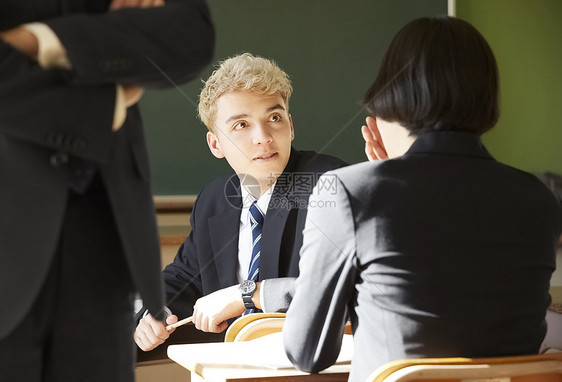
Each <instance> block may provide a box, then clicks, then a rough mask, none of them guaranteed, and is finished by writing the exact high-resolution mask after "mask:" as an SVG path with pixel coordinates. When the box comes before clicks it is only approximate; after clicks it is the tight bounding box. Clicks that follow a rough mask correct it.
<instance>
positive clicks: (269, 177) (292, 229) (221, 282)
mask: <svg viewBox="0 0 562 382" xmlns="http://www.w3.org/2000/svg"><path fill="white" fill-rule="evenodd" d="M291 93H292V87H291V82H290V80H289V78H288V76H287V74H286V73H285V72H283V71H282V70H281V69H280V68H279V67H278V66H277V65H276V64H275V63H274V62H272V61H270V60H267V59H264V58H261V57H254V56H252V55H251V54H248V53H244V54H242V55H239V56H236V57H233V58H230V59H227V60H225V61H223V62H222V63H221V64H220V66H219V68H218V69H217V70H216V71H215V72H214V73H213V74H212V75H211V76H210V78H209V79H208V80H207V82H206V83H205V86H204V88H203V90H202V91H201V95H200V101H199V115H200V118H201V120H202V121H203V122H204V123H205V125H206V126H207V128H208V129H209V131H208V132H207V144H208V145H209V149H210V150H211V152H212V153H213V155H214V156H215V157H217V158H226V160H227V161H228V163H229V164H230V166H231V167H232V169H233V170H234V172H235V174H230V175H226V176H223V177H219V178H217V179H215V180H214V181H212V182H210V183H209V184H208V185H207V186H206V187H205V188H204V189H203V191H202V192H201V193H200V194H199V196H198V198H197V201H196V202H195V206H194V208H193V212H192V215H191V227H192V230H191V233H190V235H189V237H188V238H187V239H186V241H185V242H184V244H183V245H182V246H181V248H180V249H179V251H178V253H177V255H176V258H175V259H174V261H173V262H172V263H171V264H170V265H168V266H167V267H166V269H165V270H164V271H163V275H164V282H165V289H166V294H167V299H168V306H169V308H170V309H171V311H172V313H173V315H171V316H169V317H168V319H167V323H168V324H171V323H174V322H176V321H177V319H178V316H179V317H181V318H183V317H187V316H190V315H192V314H193V316H194V322H195V325H196V327H197V328H198V329H201V330H203V331H208V332H215V333H220V332H222V331H224V329H226V327H227V326H228V323H227V320H229V319H231V318H233V317H236V316H239V315H241V314H242V313H243V312H244V311H245V310H246V308H248V307H251V305H253V307H254V308H255V309H263V310H266V311H279V310H284V309H286V307H287V305H288V300H290V296H291V295H292V286H293V282H292V281H293V280H292V278H294V277H296V276H298V261H299V250H300V247H301V244H302V230H303V227H304V221H305V217H306V212H307V207H308V197H309V196H310V194H311V193H312V189H313V187H314V186H315V184H316V180H317V179H318V177H319V176H320V175H321V174H322V173H324V172H326V171H328V170H331V169H335V168H338V167H342V166H344V165H345V163H344V162H342V161H341V160H339V159H337V158H334V157H330V156H327V155H322V154H317V153H315V152H311V151H307V152H303V151H297V150H294V149H292V148H291V142H292V141H293V138H294V128H293V121H292V117H291V115H290V114H289V99H290V97H291ZM253 203H256V205H257V208H258V209H259V210H260V211H261V213H262V214H263V216H264V217H263V227H262V234H261V240H260V242H261V251H260V255H259V272H258V273H257V277H256V278H255V279H251V276H250V275H249V270H250V266H251V264H250V263H251V260H252V259H253V246H252V245H253V238H252V229H251V224H250V221H251V220H250V217H249V209H250V206H251V205H252V204H253ZM284 278H286V279H284ZM240 283H244V285H251V286H252V287H251V288H249V289H250V292H249V294H248V292H245V293H246V295H245V298H246V304H245V303H244V302H243V299H242V294H241V291H240V289H239V284H240ZM249 299H251V302H249ZM245 305H246V306H245ZM248 305H250V306H248ZM170 333H171V331H170V332H168V331H166V330H165V328H164V325H163V324H162V323H160V322H159V321H157V320H155V319H153V318H152V317H151V316H150V315H147V316H145V317H144V318H143V319H142V320H141V321H140V323H139V325H138V327H137V329H136V332H135V341H136V342H137V344H138V345H139V347H140V348H141V349H142V350H145V351H147V350H151V349H153V348H155V347H156V346H158V345H159V344H161V343H163V342H164V341H165V340H166V339H167V338H168V337H169V335H170Z"/></svg>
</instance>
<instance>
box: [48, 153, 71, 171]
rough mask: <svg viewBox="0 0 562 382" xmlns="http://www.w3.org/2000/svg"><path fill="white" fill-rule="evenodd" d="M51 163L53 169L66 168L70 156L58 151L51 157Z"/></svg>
mask: <svg viewBox="0 0 562 382" xmlns="http://www.w3.org/2000/svg"><path fill="white" fill-rule="evenodd" d="M49 162H50V163H51V166H53V167H60V166H64V165H65V164H67V163H68V154H67V153H65V152H62V151H57V152H56V153H54V154H52V155H51V158H50V160H49Z"/></svg>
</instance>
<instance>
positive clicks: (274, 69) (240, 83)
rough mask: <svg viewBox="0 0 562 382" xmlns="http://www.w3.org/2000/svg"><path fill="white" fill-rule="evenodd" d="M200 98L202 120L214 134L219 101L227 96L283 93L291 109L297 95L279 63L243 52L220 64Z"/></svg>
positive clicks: (207, 82)
mask: <svg viewBox="0 0 562 382" xmlns="http://www.w3.org/2000/svg"><path fill="white" fill-rule="evenodd" d="M204 83H205V86H203V89H202V90H201V94H200V95H199V118H200V119H201V121H203V123H204V124H205V126H207V128H208V129H209V130H210V131H214V129H213V126H214V121H215V117H216V114H217V100H218V99H219V97H220V96H221V95H223V94H225V93H229V92H235V91H250V92H253V93H258V94H267V95H271V94H276V93H277V94H279V95H280V96H281V98H282V99H283V101H285V106H286V107H287V109H288V108H289V98H290V97H291V93H292V92H293V87H292V86H291V80H289V76H288V75H287V73H285V72H284V71H283V70H281V68H280V67H279V66H277V64H276V63H275V62H274V61H272V60H268V59H266V58H263V57H258V56H253V55H251V54H250V53H243V54H240V55H238V56H234V57H231V58H228V59H226V60H224V61H222V62H220V64H219V67H218V68H217V69H216V70H215V71H214V72H213V74H211V76H210V77H209V79H208V80H207V81H206V82H204Z"/></svg>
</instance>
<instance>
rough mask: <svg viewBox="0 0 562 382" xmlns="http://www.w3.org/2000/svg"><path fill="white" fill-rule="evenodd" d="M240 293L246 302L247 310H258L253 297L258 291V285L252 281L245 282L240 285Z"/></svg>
mask: <svg viewBox="0 0 562 382" xmlns="http://www.w3.org/2000/svg"><path fill="white" fill-rule="evenodd" d="M239 288H240V293H242V301H244V306H245V307H246V309H256V306H255V305H254V302H253V301H252V296H253V295H254V292H255V291H256V283H255V282H254V281H252V280H244V281H242V283H240V287H239Z"/></svg>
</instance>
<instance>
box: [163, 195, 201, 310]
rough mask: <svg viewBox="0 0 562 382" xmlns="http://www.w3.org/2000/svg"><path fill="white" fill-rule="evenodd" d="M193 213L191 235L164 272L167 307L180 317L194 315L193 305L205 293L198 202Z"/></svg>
mask: <svg viewBox="0 0 562 382" xmlns="http://www.w3.org/2000/svg"><path fill="white" fill-rule="evenodd" d="M198 201H199V199H198V200H197V201H196V202H195V205H194V206H193V211H192V213H191V233H190V234H189V237H188V238H187V239H186V240H185V242H184V243H183V244H182V246H181V247H180V249H179V250H178V253H177V254H176V257H175V258H174V261H173V262H172V263H171V264H169V265H167V266H166V268H164V270H163V271H162V275H163V277H164V289H165V293H166V301H167V304H166V305H167V306H168V308H170V310H171V311H172V313H173V314H175V315H177V316H178V317H180V319H181V318H183V317H188V316H191V315H192V313H193V305H195V302H196V301H197V299H198V298H200V297H201V296H202V295H203V293H202V290H203V286H202V281H201V272H200V271H201V269H200V266H199V261H198V255H197V243H196V238H197V233H198V229H199V226H198V215H197V202H198Z"/></svg>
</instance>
